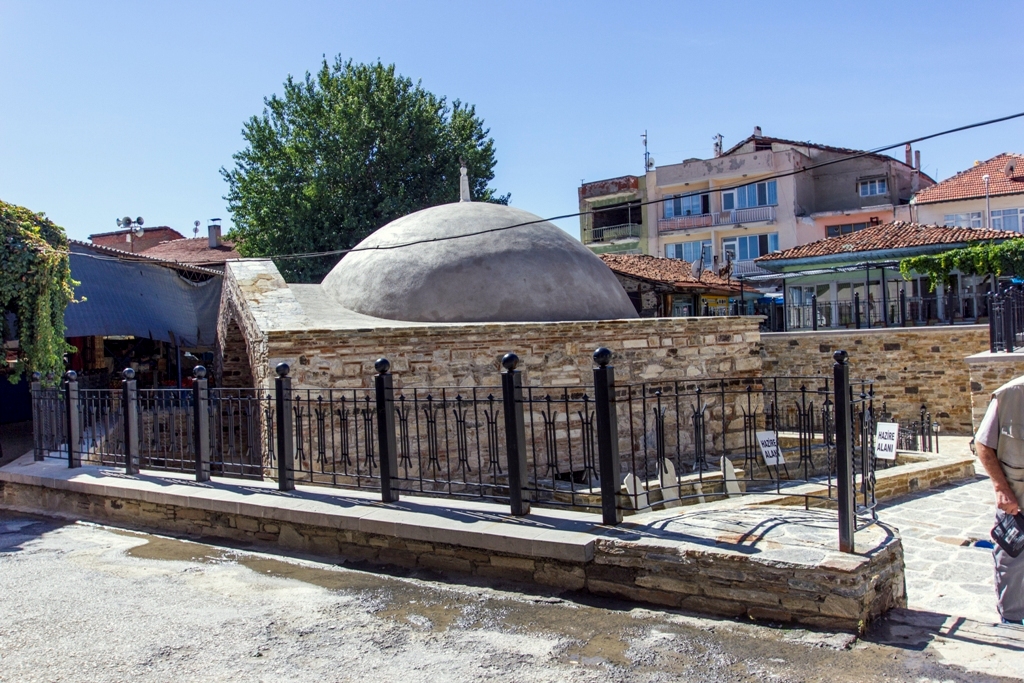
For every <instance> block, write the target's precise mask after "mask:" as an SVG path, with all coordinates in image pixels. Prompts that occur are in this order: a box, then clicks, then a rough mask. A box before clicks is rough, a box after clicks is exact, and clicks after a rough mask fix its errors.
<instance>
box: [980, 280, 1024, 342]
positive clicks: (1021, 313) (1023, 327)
mask: <svg viewBox="0 0 1024 683" xmlns="http://www.w3.org/2000/svg"><path fill="white" fill-rule="evenodd" d="M988 296H989V299H988V308H989V312H990V315H989V318H988V343H989V350H990V351H991V352H992V353H996V352H998V351H1005V352H1007V353H1013V352H1014V351H1015V350H1016V349H1019V348H1020V347H1021V346H1024V289H1022V288H1021V285H1013V286H1010V287H1007V288H1006V289H1004V290H1003V291H1001V292H998V293H996V294H989V295H988Z"/></svg>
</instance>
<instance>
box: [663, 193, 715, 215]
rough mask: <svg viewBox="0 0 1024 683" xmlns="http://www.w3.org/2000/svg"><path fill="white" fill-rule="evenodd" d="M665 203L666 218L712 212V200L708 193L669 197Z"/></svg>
mask: <svg viewBox="0 0 1024 683" xmlns="http://www.w3.org/2000/svg"><path fill="white" fill-rule="evenodd" d="M663 204H664V205H665V218H674V217H675V216H699V215H700V214H703V213H711V202H710V201H709V199H708V195H706V194H694V195H680V196H678V197H669V198H667V199H665V201H664V202H663Z"/></svg>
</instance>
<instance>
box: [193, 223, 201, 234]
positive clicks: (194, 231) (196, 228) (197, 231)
mask: <svg viewBox="0 0 1024 683" xmlns="http://www.w3.org/2000/svg"><path fill="white" fill-rule="evenodd" d="M192 225H194V226H195V227H194V228H192V234H193V235H196V236H198V235H199V221H196V222H195V223H193V224H192Z"/></svg>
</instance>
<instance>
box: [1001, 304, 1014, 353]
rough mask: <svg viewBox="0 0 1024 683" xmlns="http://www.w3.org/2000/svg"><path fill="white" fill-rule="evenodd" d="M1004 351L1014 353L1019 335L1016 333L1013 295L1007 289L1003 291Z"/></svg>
mask: <svg viewBox="0 0 1024 683" xmlns="http://www.w3.org/2000/svg"><path fill="white" fill-rule="evenodd" d="M1002 299H1003V321H1002V322H1003V351H1006V352H1007V353H1013V347H1014V343H1015V342H1016V341H1017V337H1016V335H1015V334H1014V326H1013V309H1014V306H1013V295H1012V293H1011V292H1010V291H1009V290H1007V291H1006V292H1003V297H1002Z"/></svg>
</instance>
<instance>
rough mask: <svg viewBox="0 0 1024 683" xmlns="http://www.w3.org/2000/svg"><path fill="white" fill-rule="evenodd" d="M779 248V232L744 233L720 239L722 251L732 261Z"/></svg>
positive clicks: (742, 259) (767, 252)
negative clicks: (741, 235) (762, 233)
mask: <svg viewBox="0 0 1024 683" xmlns="http://www.w3.org/2000/svg"><path fill="white" fill-rule="evenodd" d="M778 250H779V233H777V232H772V233H769V234H767V235H744V236H743V237H725V238H723V239H722V253H724V254H728V255H729V256H730V258H731V259H732V260H733V261H749V260H751V259H755V258H757V257H758V256H764V255H765V254H769V253H771V252H773V251H778Z"/></svg>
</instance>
